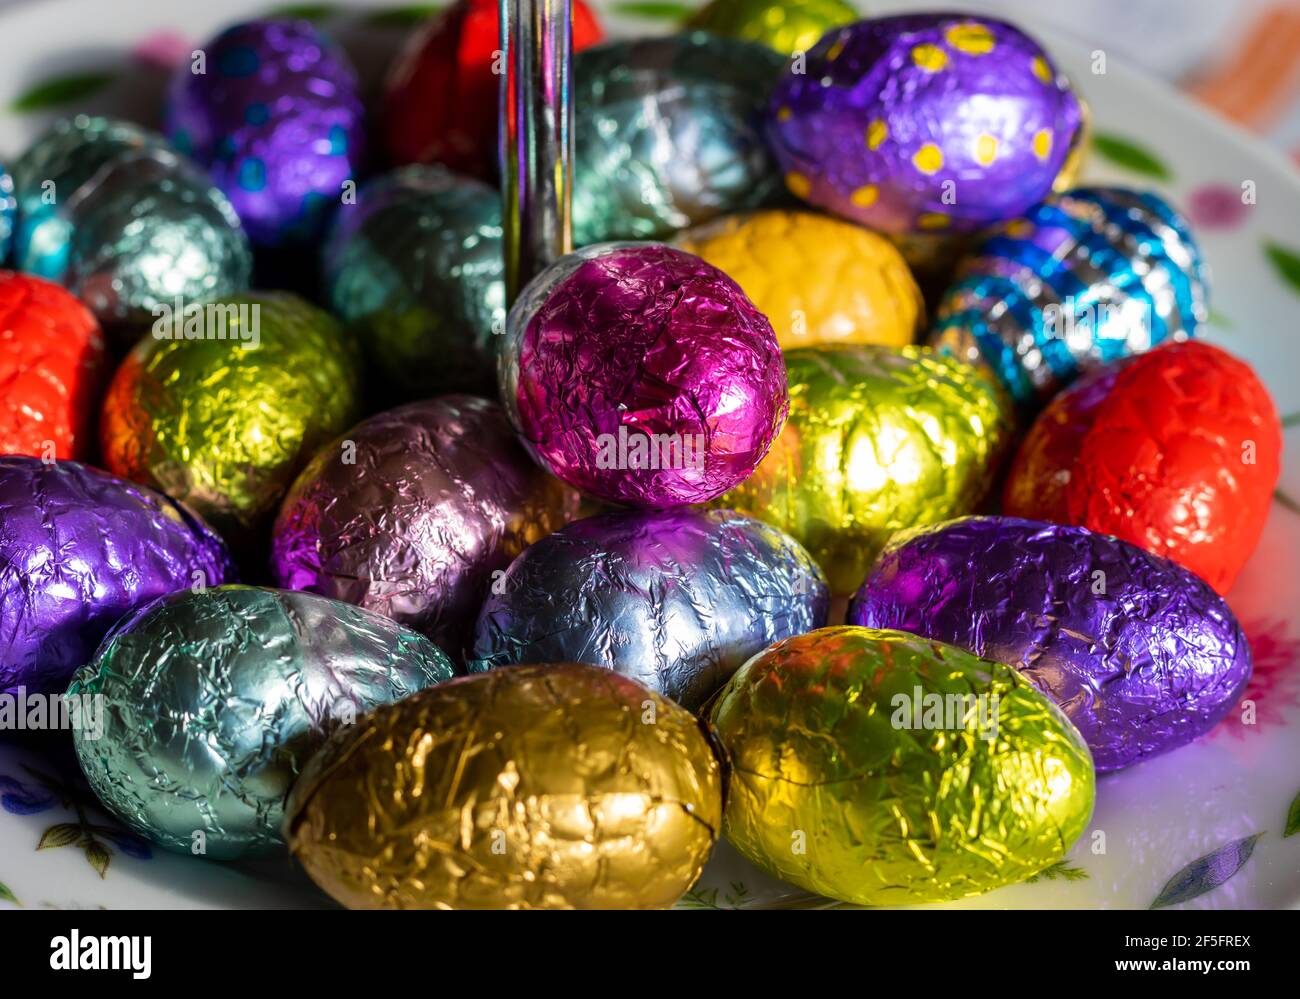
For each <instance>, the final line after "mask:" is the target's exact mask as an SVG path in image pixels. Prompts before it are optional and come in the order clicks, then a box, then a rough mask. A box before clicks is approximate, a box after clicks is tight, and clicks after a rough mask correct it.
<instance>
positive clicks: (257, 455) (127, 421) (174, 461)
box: [100, 292, 361, 543]
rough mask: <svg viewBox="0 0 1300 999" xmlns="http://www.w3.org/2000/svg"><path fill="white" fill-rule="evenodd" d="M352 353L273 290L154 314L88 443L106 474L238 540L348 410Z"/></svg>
mask: <svg viewBox="0 0 1300 999" xmlns="http://www.w3.org/2000/svg"><path fill="white" fill-rule="evenodd" d="M358 355H359V351H358V349H357V347H356V344H355V343H354V341H353V340H352V339H351V338H350V337H349V336H348V335H347V334H346V333H345V332H344V330H343V329H342V328H341V327H340V326H339V324H338V322H337V321H336V320H335V319H334V318H333V317H332V316H330V315H329V313H327V312H324V311H322V310H321V309H318V308H316V307H315V306H313V305H310V304H308V303H307V302H305V301H303V300H302V299H301V298H299V297H297V296H296V295H292V294H289V293H284V292H259V293H251V294H247V295H238V296H233V297H229V298H222V299H218V300H216V301H214V302H210V303H205V304H203V305H197V306H194V307H193V309H191V310H187V311H186V312H185V313H184V314H179V315H177V314H174V315H171V316H169V317H167V318H166V319H165V320H163V319H160V320H159V321H158V322H157V323H156V324H155V326H154V328H153V330H152V331H151V332H150V333H147V334H145V335H144V336H143V337H142V338H141V339H140V341H139V342H138V343H137V344H136V346H135V347H134V348H133V349H132V351H131V353H130V354H128V355H127V357H126V359H125V360H124V361H123V362H122V364H121V365H120V366H119V367H118V369H117V372H116V374H115V375H114V376H113V381H112V384H111V385H110V386H109V389H108V394H107V395H106V396H105V398H104V405H103V412H102V416H101V420H100V444H101V448H102V452H103V457H104V463H105V466H106V467H107V468H108V469H109V470H110V471H112V472H113V473H114V474H115V475H120V476H122V477H123V478H127V479H132V480H134V481H136V482H143V483H144V484H145V485H150V486H153V487H154V488H156V489H160V490H162V491H163V492H165V493H167V494H168V495H169V496H171V497H172V498H173V499H177V500H180V501H182V502H184V503H186V504H188V505H189V506H190V507H192V508H193V509H195V510H197V511H198V512H199V513H200V514H201V515H202V516H203V517H204V518H205V519H207V520H208V522H209V523H211V524H213V525H214V526H215V527H217V529H218V530H220V531H222V533H224V534H227V535H228V536H229V540H231V541H233V542H236V543H239V542H240V541H241V539H244V538H247V537H248V536H249V534H250V533H251V532H253V531H254V530H255V529H257V528H259V527H260V526H263V525H264V524H265V522H266V521H267V520H268V519H269V518H270V517H271V516H272V515H273V514H274V512H275V510H276V508H277V507H278V505H279V502H280V499H281V497H282V496H283V495H284V493H285V492H286V491H287V490H288V488H289V485H290V484H291V483H292V482H293V478H294V476H295V475H296V474H297V472H298V471H299V469H300V468H301V467H302V465H303V464H305V463H306V461H307V459H308V458H310V457H311V455H312V454H313V453H314V452H315V451H316V449H317V448H319V447H320V446H321V445H322V444H324V443H326V442H327V441H329V440H330V439H331V438H333V437H335V436H336V435H337V434H339V433H341V432H342V431H343V430H345V429H346V428H347V427H348V426H349V425H351V424H352V423H353V422H354V420H355V419H356V417H357V415H358V410H359V408H360V380H361V378H360V364H359V357H358Z"/></svg>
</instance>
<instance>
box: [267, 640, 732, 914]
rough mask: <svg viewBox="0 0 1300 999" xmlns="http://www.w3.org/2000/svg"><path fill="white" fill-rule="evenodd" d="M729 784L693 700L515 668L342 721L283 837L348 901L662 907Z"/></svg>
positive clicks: (584, 672) (698, 848)
mask: <svg viewBox="0 0 1300 999" xmlns="http://www.w3.org/2000/svg"><path fill="white" fill-rule="evenodd" d="M722 792H723V774H722V767H721V764H720V763H719V761H718V758H717V756H715V754H714V750H713V747H712V745H711V743H710V741H709V739H708V738H707V737H706V734H705V731H704V729H703V727H702V726H701V724H700V722H699V721H698V719H696V718H695V716H694V715H692V714H691V713H690V712H688V711H686V710H685V709H684V708H680V707H678V706H677V705H675V704H673V703H672V702H671V701H669V700H666V699H664V698H663V697H661V696H660V695H658V694H656V693H654V692H652V691H649V690H646V689H645V688H644V687H641V686H640V685H639V684H637V683H634V682H633V681H632V680H629V679H627V678H626V677H623V676H619V675H618V674H616V673H611V672H609V671H608V670H603V669H598V668H595V667H592V666H585V665H579V664H575V663H563V664H555V665H550V666H515V667H511V668H508V669H499V670H492V671H491V672H488V673H484V674H480V675H478V676H472V677H465V678H461V679H457V680H453V681H451V682H450V683H447V684H443V685H441V686H438V687H434V688H432V689H431V690H426V691H423V692H422V693H419V694H416V695H415V696H413V697H408V698H407V699H405V700H403V701H401V702H399V703H397V704H393V705H389V706H386V707H381V708H377V709H376V710H375V711H373V712H371V714H369V715H367V716H366V717H365V718H363V719H361V721H360V722H359V723H358V724H357V725H355V726H353V727H351V728H349V729H347V730H345V731H341V732H338V733H337V734H336V735H335V736H334V737H333V738H331V739H330V741H329V742H328V743H327V744H326V745H325V747H324V748H323V749H322V750H321V751H320V752H319V753H318V754H317V755H316V756H315V757H313V758H312V760H311V762H310V763H309V764H308V766H307V769H306V770H305V771H304V772H303V775H302V777H301V778H300V779H299V780H298V783H297V784H296V785H295V786H294V789H293V793H292V794H291V795H290V798H289V806H288V809H287V811H286V814H285V824H284V825H285V838H286V839H287V840H288V841H289V848H290V849H291V850H292V851H293V853H294V855H295V856H296V857H297V858H298V861H299V862H300V863H301V864H302V866H303V867H304V868H305V869H306V871H307V873H308V874H309V875H311V877H312V879H313V880H315V881H316V883H317V884H318V885H320V886H321V887H322V888H324V889H325V891H327V892H328V893H329V894H330V895H332V896H333V897H334V898H335V899H337V900H338V901H340V902H342V903H343V904H344V905H346V906H348V907H350V908H358V909H432V908H441V909H498V908H510V909H613V908H618V909H650V908H663V907H666V906H669V905H671V904H672V903H673V902H675V901H676V900H677V899H678V898H679V897H680V896H681V895H682V894H684V893H685V892H686V891H687V889H689V888H690V887H691V885H692V884H694V883H695V879H696V878H697V877H699V874H700V870H701V868H702V867H703V866H704V862H705V860H706V859H708V856H709V852H710V851H711V850H712V848H713V844H714V843H715V842H716V840H717V838H718V835H719V829H720V826H721V824H722Z"/></svg>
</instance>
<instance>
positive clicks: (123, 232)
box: [0, 115, 253, 326]
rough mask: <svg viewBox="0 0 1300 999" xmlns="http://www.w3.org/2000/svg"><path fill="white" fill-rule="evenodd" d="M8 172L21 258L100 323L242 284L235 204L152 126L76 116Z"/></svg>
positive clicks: (131, 321) (244, 250)
mask: <svg viewBox="0 0 1300 999" xmlns="http://www.w3.org/2000/svg"><path fill="white" fill-rule="evenodd" d="M13 173H14V194H15V197H16V199H17V211H18V225H17V230H16V233H15V236H16V238H15V241H14V262H15V264H16V265H17V267H18V269H19V270H23V271H28V272H29V273H32V274H36V275H38V276H40V277H43V278H47V279H49V280H51V281H56V282H58V283H59V284H62V285H64V286H65V287H66V288H68V289H69V290H70V291H71V292H72V293H73V294H75V295H76V296H77V297H78V298H80V299H81V300H82V301H83V302H85V304H86V305H87V306H88V307H89V308H90V310H91V311H92V312H94V313H95V315H96V317H97V318H98V319H99V321H100V322H101V323H103V324H104V325H106V326H120V325H131V326H138V325H142V324H148V323H152V322H153V321H154V320H155V319H156V318H157V317H159V316H160V315H162V314H164V310H171V311H173V312H174V311H175V310H176V309H177V308H178V303H179V304H180V305H183V304H184V303H185V302H194V301H198V300H200V299H206V298H213V297H216V296H220V295H228V294H233V293H235V292H239V291H243V290H245V289H247V288H248V283H249V278H250V275H251V272H252V265H253V258H252V252H251V250H250V249H249V243H248V238H247V236H245V234H244V231H243V229H242V228H241V226H240V223H239V218H238V216H237V215H236V214H235V210H234V209H233V208H232V207H231V205H230V202H229V201H227V200H226V197H225V195H223V194H222V193H221V192H220V191H218V190H217V189H216V188H215V187H214V186H213V185H212V182H211V180H210V179H209V178H208V176H207V174H205V173H204V172H203V171H202V170H201V169H199V168H198V167H197V166H195V165H194V164H193V163H191V162H190V161H189V160H187V159H185V158H184V157H183V156H181V155H179V154H178V153H177V152H176V151H175V150H173V149H172V148H171V147H169V146H168V145H167V143H166V141H165V140H164V139H163V138H162V136H160V135H156V134H155V133H153V132H149V131H146V130H145V129H142V128H140V127H139V126H137V125H133V124H131V123H129V122H125V121H116V120H113V119H109V118H90V117H87V116H85V115H78V116H77V117H75V118H68V119H64V120H61V121H58V122H56V123H55V124H54V125H53V126H52V127H51V128H50V129H49V131H47V132H46V133H45V134H44V135H42V136H41V137H40V138H39V139H37V140H36V142H35V143H33V144H32V145H31V146H30V147H29V148H28V150H27V152H26V153H24V154H23V155H22V157H20V158H19V160H18V161H17V162H16V163H15V164H14V170H13ZM2 226H3V223H2V222H0V227H2Z"/></svg>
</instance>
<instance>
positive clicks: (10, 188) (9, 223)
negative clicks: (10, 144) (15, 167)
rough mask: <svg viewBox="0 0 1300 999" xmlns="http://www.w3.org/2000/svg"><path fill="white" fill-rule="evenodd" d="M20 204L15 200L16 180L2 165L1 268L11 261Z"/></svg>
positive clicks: (0, 179) (0, 200)
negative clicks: (10, 251)
mask: <svg viewBox="0 0 1300 999" xmlns="http://www.w3.org/2000/svg"><path fill="white" fill-rule="evenodd" d="M17 207H18V202H17V201H16V200H15V199H14V179H13V177H11V176H10V175H9V171H8V170H6V169H5V165H4V164H3V163H0V266H2V265H3V264H4V263H5V262H6V261H7V260H8V259H9V247H10V245H11V244H12V241H13V235H14V215H15V209H16V208H17Z"/></svg>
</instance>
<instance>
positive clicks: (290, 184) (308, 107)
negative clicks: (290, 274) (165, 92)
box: [167, 20, 365, 246]
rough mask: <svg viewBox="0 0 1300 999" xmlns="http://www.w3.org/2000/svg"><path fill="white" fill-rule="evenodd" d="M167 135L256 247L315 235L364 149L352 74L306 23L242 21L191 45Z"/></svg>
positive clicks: (178, 77)
mask: <svg viewBox="0 0 1300 999" xmlns="http://www.w3.org/2000/svg"><path fill="white" fill-rule="evenodd" d="M199 55H201V56H202V60H201V61H200V59H199ZM200 70H202V71H201V72H200ZM167 132H168V135H169V136H170V138H171V140H172V142H173V143H174V144H175V145H176V147H177V148H178V149H180V150H181V151H182V152H184V153H188V154H189V155H191V156H193V157H194V158H195V159H196V160H198V161H199V162H200V163H201V164H202V165H203V166H205V167H207V168H208V170H209V172H210V173H211V174H212V178H213V180H214V181H215V182H216V184H217V186H218V187H220V188H221V190H222V191H224V192H225V194H226V196H227V197H228V198H229V199H230V201H231V203H232V204H233V205H234V206H235V211H236V212H238V213H239V217H240V219H241V220H242V221H243V223H244V227H245V228H246V229H247V230H248V234H249V237H250V238H251V239H252V240H253V242H254V243H257V244H258V245H261V246H281V245H285V244H301V243H303V242H306V241H308V240H311V239H312V238H314V237H316V236H318V235H320V233H321V232H322V231H323V229H324V227H325V225H326V224H327V223H328V221H329V216H330V213H331V210H332V209H333V207H334V206H335V205H337V204H339V201H340V198H341V197H342V195H343V193H344V184H345V183H347V182H348V181H351V180H353V179H354V178H355V177H356V175H357V171H358V169H359V167H360V166H361V163H362V161H363V157H364V153H365V132H364V110H363V108H362V104H361V98H360V95H359V89H358V84H357V77H356V73H355V72H354V71H353V69H352V66H351V65H350V64H349V63H348V60H347V57H346V56H345V55H344V53H343V51H342V50H341V49H340V48H339V47H338V46H337V45H336V44H335V43H334V42H333V41H332V40H331V39H330V38H328V37H327V36H326V35H324V34H323V33H322V32H321V31H320V30H319V29H318V28H317V27H316V26H315V25H313V24H312V23H311V22H310V21H299V20H254V21H247V22H244V23H243V24H237V25H234V26H233V27H230V28H227V29H226V30H225V31H223V32H222V33H221V34H219V35H218V36H217V37H216V38H214V39H212V40H211V41H210V42H208V43H207V45H205V46H203V47H202V48H201V49H199V50H197V54H196V56H195V58H193V59H187V60H185V61H183V62H182V63H181V64H180V65H179V66H177V67H176V71H175V75H174V76H173V77H172V82H171V89H170V93H169V99H168V104H167Z"/></svg>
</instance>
